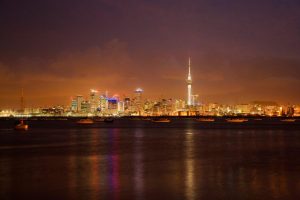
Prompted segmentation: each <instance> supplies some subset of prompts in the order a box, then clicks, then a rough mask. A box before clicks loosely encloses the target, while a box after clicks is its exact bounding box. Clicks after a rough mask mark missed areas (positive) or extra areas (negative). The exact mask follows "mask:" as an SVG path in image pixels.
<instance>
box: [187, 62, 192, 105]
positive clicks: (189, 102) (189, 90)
mask: <svg viewBox="0 0 300 200" xmlns="http://www.w3.org/2000/svg"><path fill="white" fill-rule="evenodd" d="M186 82H187V84H188V85H187V87H188V94H187V105H188V106H191V105H192V76H191V58H190V57H189V74H188V77H187V79H186Z"/></svg>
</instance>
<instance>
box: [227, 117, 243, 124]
mask: <svg viewBox="0 0 300 200" xmlns="http://www.w3.org/2000/svg"><path fill="white" fill-rule="evenodd" d="M226 121H227V122H230V123H242V122H247V121H248V119H242V118H236V119H226Z"/></svg>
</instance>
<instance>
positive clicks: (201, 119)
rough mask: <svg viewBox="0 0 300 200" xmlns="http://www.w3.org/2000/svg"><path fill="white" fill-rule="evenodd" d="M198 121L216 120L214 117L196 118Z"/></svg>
mask: <svg viewBox="0 0 300 200" xmlns="http://www.w3.org/2000/svg"><path fill="white" fill-rule="evenodd" d="M196 121H198V122H214V121H215V119H214V118H198V119H196Z"/></svg>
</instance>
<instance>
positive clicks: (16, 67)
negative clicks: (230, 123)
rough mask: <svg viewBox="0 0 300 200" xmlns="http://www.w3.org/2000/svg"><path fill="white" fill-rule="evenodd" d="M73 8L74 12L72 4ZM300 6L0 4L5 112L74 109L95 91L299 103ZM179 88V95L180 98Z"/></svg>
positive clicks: (275, 3)
mask: <svg viewBox="0 0 300 200" xmlns="http://www.w3.org/2000/svg"><path fill="white" fill-rule="evenodd" d="M70 5H72V9H69V8H70ZM299 9H300V3H299V1H295V0H288V1H284V2H283V1H272V3H271V2H269V1H263V2H262V1H258V0H252V1H243V2H240V1H238V0H230V1H227V2H226V3H223V2H221V1H217V0H212V1H195V0H191V1H190V2H189V3H185V2H183V1H180V0H175V1H172V4H169V3H167V2H161V1H152V2H147V1H135V0H130V1H127V2H126V3H125V2H121V1H113V2H111V1H106V0H100V1H93V0H91V1H87V2H85V3H82V2H79V1H76V2H74V1H72V2H71V1H69V0H63V1H59V2H58V1H50V0H45V1H43V2H37V1H35V0H29V1H26V2H23V1H20V2H19V3H14V2H11V1H3V2H2V3H1V6H0V16H1V17H0V22H2V24H3V29H2V30H3V31H1V33H0V38H1V46H0V84H1V87H0V94H1V98H0V108H10V107H14V108H17V107H19V105H20V103H19V102H20V93H21V88H24V95H25V100H26V101H25V102H26V104H27V105H30V106H32V105H36V106H43V105H53V104H63V105H67V104H68V102H69V100H70V97H71V96H73V95H74V93H75V94H76V93H79V94H83V95H87V94H88V92H86V91H88V90H89V89H90V88H97V89H99V90H100V91H106V90H108V91H109V93H118V94H119V95H123V94H127V95H128V94H131V93H132V91H133V90H134V89H135V88H136V87H141V88H143V89H144V90H145V93H144V95H145V96H147V97H149V98H161V97H164V98H181V99H185V97H186V90H185V88H186V77H184V75H186V60H187V58H188V57H189V56H190V57H191V58H192V61H193V70H192V71H193V80H195V81H194V82H193V85H192V87H193V93H195V94H198V95H199V96H198V98H199V99H200V100H201V101H203V102H220V103H242V102H250V101H255V100H261V101H276V102H278V103H285V104H287V103H291V104H295V103H299V101H300V94H299V93H298V92H297V91H298V90H299V89H298V85H300V79H299V75H298V74H300V59H299V54H300V34H299V23H300V14H299ZM178 91H180V92H178Z"/></svg>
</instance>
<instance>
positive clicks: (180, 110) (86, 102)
mask: <svg viewBox="0 0 300 200" xmlns="http://www.w3.org/2000/svg"><path fill="white" fill-rule="evenodd" d="M186 83H187V96H186V100H183V99H159V100H151V99H147V98H144V95H143V93H144V91H143V89H141V88H137V89H136V90H134V92H133V94H131V95H129V96H127V97H122V98H121V97H119V96H118V95H114V96H109V95H108V93H107V92H99V91H97V90H95V89H91V90H90V93H89V96H88V97H84V96H82V95H77V96H74V97H73V98H72V101H71V104H70V105H69V106H54V107H51V108H35V109H29V108H24V105H23V104H24V103H23V102H24V100H23V94H22V99H21V104H22V109H21V111H14V110H0V117H1V116H5V117H7V116H18V115H23V116H24V115H27V116H198V115H205V116H229V115H244V116H250V115H251V116H256V115H259V116H300V105H278V104H276V103H273V102H252V103H248V104H237V105H224V104H217V103H207V104H205V103H200V102H199V100H198V95H196V94H193V93H192V75H191V60H190V59H189V62H188V76H187V79H186Z"/></svg>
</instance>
